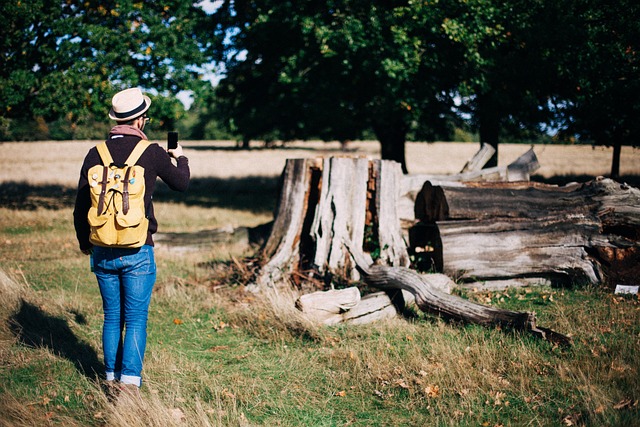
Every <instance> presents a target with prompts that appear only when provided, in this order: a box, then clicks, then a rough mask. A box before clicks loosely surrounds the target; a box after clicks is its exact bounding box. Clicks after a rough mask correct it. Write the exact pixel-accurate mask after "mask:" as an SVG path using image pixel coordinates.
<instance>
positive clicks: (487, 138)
mask: <svg viewBox="0 0 640 427" xmlns="http://www.w3.org/2000/svg"><path fill="white" fill-rule="evenodd" d="M496 104H497V103H496V101H495V100H494V99H493V96H492V95H490V94H485V95H480V96H479V101H478V121H479V123H480V126H479V127H480V143H481V144H483V143H486V144H489V145H490V146H491V147H493V149H494V150H495V153H494V154H493V156H491V158H490V159H489V161H488V162H487V163H486V164H485V168H493V167H496V166H498V143H499V140H500V115H499V114H498V111H497V106H496Z"/></svg>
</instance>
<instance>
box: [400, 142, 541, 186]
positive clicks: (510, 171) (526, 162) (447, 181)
mask: <svg viewBox="0 0 640 427" xmlns="http://www.w3.org/2000/svg"><path fill="white" fill-rule="evenodd" d="M539 168H540V163H539V162H538V157H537V156H536V153H535V152H534V150H533V148H530V149H529V150H527V151H526V152H525V153H524V154H522V155H521V156H520V157H518V158H517V159H516V160H515V161H513V162H512V163H510V164H509V165H507V166H496V167H493V168H486V169H478V170H471V171H463V172H461V173H458V174H451V175H429V174H413V175H406V176H405V177H404V179H403V183H402V189H403V191H402V193H403V194H407V193H411V192H414V193H415V192H418V191H419V190H420V189H421V188H422V184H424V183H425V182H426V181H430V182H431V183H433V185H448V186H455V185H456V184H455V183H462V182H518V181H528V180H529V177H530V175H531V173H532V172H534V171H536V170H538V169H539ZM460 185H462V184H460Z"/></svg>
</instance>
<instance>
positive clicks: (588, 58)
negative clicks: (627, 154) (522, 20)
mask: <svg viewBox="0 0 640 427" xmlns="http://www.w3.org/2000/svg"><path fill="white" fill-rule="evenodd" d="M567 9H568V15H570V16H571V17H572V22H571V28H572V29H573V31H574V33H573V37H572V38H570V39H568V43H567V49H566V56H564V57H563V58H559V62H560V63H561V64H562V68H563V70H564V72H565V73H566V74H567V79H568V80H570V82H571V84H570V85H567V87H566V89H567V90H566V91H565V93H564V98H563V100H564V102H563V104H562V107H563V108H562V109H561V111H560V112H561V113H562V114H561V117H562V119H563V123H562V129H563V134H564V135H565V136H568V137H574V136H575V137H577V138H578V139H579V140H582V141H585V142H590V143H594V144H598V145H607V146H613V147H614V159H613V162H612V170H611V174H612V176H614V177H615V176H617V175H618V173H619V156H620V146H622V145H633V146H640V120H639V119H638V118H639V117H640V102H638V100H639V99H640V4H639V3H638V2H636V1H631V0H616V1H614V2H609V3H607V5H606V7H605V6H604V5H603V4H602V3H601V2H598V1H595V0H582V1H579V2H575V3H572V2H569V3H568V4H567Z"/></svg>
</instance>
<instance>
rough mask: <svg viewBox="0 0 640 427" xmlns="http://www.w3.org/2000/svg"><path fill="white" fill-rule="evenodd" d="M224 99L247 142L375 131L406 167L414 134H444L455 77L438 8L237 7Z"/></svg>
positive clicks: (365, 4) (348, 4) (381, 4)
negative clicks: (446, 61)
mask: <svg viewBox="0 0 640 427" xmlns="http://www.w3.org/2000/svg"><path fill="white" fill-rule="evenodd" d="M232 8H233V13H231V12H228V13H226V14H225V16H226V18H228V20H227V21H226V25H227V27H228V28H229V29H230V31H233V36H232V37H231V40H230V44H229V47H230V49H231V51H230V52H231V54H232V55H231V57H230V59H229V60H228V61H227V75H226V78H225V79H224V80H222V82H221V87H220V92H219V95H220V97H221V99H223V100H225V101H226V103H225V105H224V107H225V109H224V110H223V111H226V113H227V116H228V117H230V119H232V121H233V123H234V124H235V126H237V128H238V129H239V131H240V132H241V133H242V134H243V135H245V138H249V139H251V138H269V137H271V138H281V139H292V138H306V137H310V136H314V137H320V138H323V139H339V140H348V139H353V138H355V137H357V136H358V135H359V134H361V133H362V132H363V131H364V130H365V129H368V128H372V129H373V130H374V131H375V133H376V136H377V137H378V139H379V140H380V142H381V146H382V150H383V156H384V157H385V158H389V159H393V160H397V161H399V162H401V163H402V164H403V166H404V163H405V162H404V160H405V159H404V141H405V139H406V135H407V132H409V130H410V129H412V128H413V129H415V131H416V132H417V133H419V134H421V135H424V136H430V137H432V138H434V137H436V136H439V135H446V134H448V133H450V132H451V130H452V128H450V127H448V126H447V125H448V123H449V120H448V119H450V118H451V114H450V112H451V106H452V99H451V96H450V95H451V94H452V90H453V88H454V83H455V81H454V80H453V79H452V78H450V77H451V76H453V75H455V73H451V72H450V70H447V69H446V68H444V67H442V65H441V64H442V62H443V57H446V56H447V55H448V54H449V52H453V46H452V44H451V42H450V41H449V40H448V38H447V37H445V35H444V33H443V31H442V28H441V25H440V24H441V22H442V19H443V13H444V10H443V9H442V8H441V7H439V5H438V4H437V3H427V2H406V1H363V0H357V1H354V0H337V1H328V2H317V1H311V0H305V1H297V2H290V1H284V2H282V1H271V0H265V1H259V2H253V1H252V2H249V1H235V2H231V1H228V2H225V5H224V6H223V8H222V9H225V10H228V11H230V10H231V9H232Z"/></svg>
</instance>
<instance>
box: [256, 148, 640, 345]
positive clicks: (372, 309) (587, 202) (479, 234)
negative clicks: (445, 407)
mask: <svg viewBox="0 0 640 427" xmlns="http://www.w3.org/2000/svg"><path fill="white" fill-rule="evenodd" d="M491 154H493V153H491V152H490V150H489V149H488V148H487V147H486V146H484V147H483V148H482V149H481V150H480V151H479V152H478V154H477V155H476V156H475V157H474V158H473V159H472V160H471V161H470V162H468V163H467V165H465V168H464V169H463V170H462V171H461V173H460V174H458V175H451V176H425V175H422V176H417V175H409V176H405V175H403V174H402V172H401V169H400V165H399V164H397V163H395V162H390V161H381V160H368V159H365V158H353V157H340V158H338V157H332V158H323V159H289V160H288V161H287V163H286V166H285V169H284V171H283V176H282V188H281V193H280V196H279V200H278V205H277V208H276V215H275V220H274V223H273V227H272V230H271V234H270V235H269V238H268V240H267V241H266V244H265V245H264V247H263V253H264V256H265V258H266V259H267V260H268V261H267V262H266V264H264V266H263V267H262V269H261V270H260V272H259V274H258V276H257V278H256V281H255V288H256V289H261V288H263V287H265V286H278V285H279V284H283V283H285V284H287V285H290V284H291V283H292V282H293V283H295V284H296V285H298V287H299V288H301V289H302V288H304V286H307V288H305V289H306V290H309V291H318V292H309V293H307V294H305V295H303V296H302V297H300V299H299V300H298V302H297V306H298V308H299V309H301V310H302V311H304V312H305V313H307V314H308V315H309V316H310V317H313V318H314V319H316V320H318V321H321V322H324V323H327V324H333V323H338V322H351V323H361V322H368V321H372V320H376V319H379V318H381V317H386V316H394V315H396V314H397V313H398V312H402V311H403V310H404V307H406V302H405V301H406V300H413V301H414V302H415V303H416V305H417V306H418V307H419V308H420V309H422V310H424V311H427V312H431V313H436V314H438V315H440V316H444V317H447V318H454V319H460V320H464V321H469V322H474V323H480V324H487V325H488V324H496V325H507V326H510V327H513V328H516V329H523V330H527V331H530V332H533V333H535V334H537V335H539V336H541V337H543V338H547V339H550V340H552V341H553V340H555V341H558V342H563V340H565V337H562V336H561V335H559V334H555V333H554V332H552V331H549V330H545V329H544V328H540V327H537V326H536V325H535V317H534V316H533V314H531V313H519V312H510V311H508V310H500V309H495V308H492V307H486V306H482V305H479V304H474V303H471V302H469V301H466V300H463V299H461V298H458V297H454V296H451V295H449V293H448V291H449V290H450V288H451V287H452V286H456V283H454V281H453V280H452V279H451V278H453V279H455V281H456V282H457V283H458V284H460V283H461V284H468V285H469V286H474V287H481V286H500V287H504V286H514V285H522V284H525V285H526V284H531V283H546V284H549V283H550V284H559V283H576V282H588V283H592V284H602V283H604V282H605V281H606V280H605V279H606V278H607V277H610V276H611V273H610V271H609V270H608V269H610V268H611V267H612V265H613V261H615V260H619V259H625V258H634V259H635V260H636V261H637V259H638V254H639V252H640V251H638V247H639V246H640V245H639V241H640V190H638V189H636V188H632V187H629V186H626V185H624V184H620V183H618V182H615V181H612V180H610V179H597V180H594V181H591V182H588V183H584V184H571V185H567V186H563V187H558V186H551V185H544V184H537V183H533V182H530V181H529V175H530V173H531V172H533V171H534V170H535V169H537V168H538V167H539V165H538V162H537V159H536V157H535V153H534V152H533V150H529V151H528V152H526V153H525V154H524V155H523V156H522V157H521V158H519V159H518V160H516V161H515V162H514V163H512V164H511V165H508V166H507V167H502V168H493V169H488V170H487V169H481V166H482V165H483V164H484V163H483V161H485V160H484V159H485V158H488V157H490V155H491ZM635 264H637V262H636V263H635ZM417 270H428V271H430V273H431V274H423V272H422V273H421V272H419V271H417ZM358 281H360V282H362V281H364V282H365V283H366V284H367V285H368V286H370V287H373V288H375V289H377V290H378V291H379V292H376V293H370V294H368V295H364V296H361V292H360V290H359V289H358V288H357V287H352V288H347V289H343V290H335V289H333V287H334V286H333V285H334V283H336V282H339V283H341V284H344V283H357V282H358ZM309 284H312V286H311V288H309ZM314 286H315V289H314Z"/></svg>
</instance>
